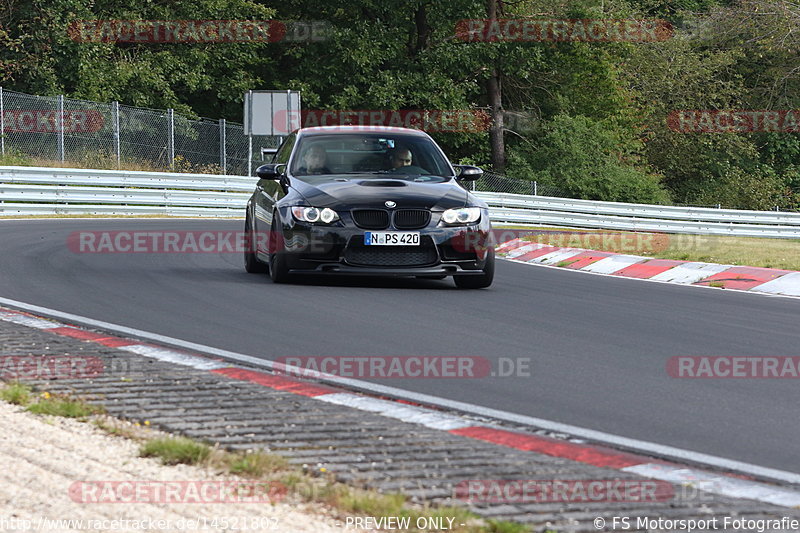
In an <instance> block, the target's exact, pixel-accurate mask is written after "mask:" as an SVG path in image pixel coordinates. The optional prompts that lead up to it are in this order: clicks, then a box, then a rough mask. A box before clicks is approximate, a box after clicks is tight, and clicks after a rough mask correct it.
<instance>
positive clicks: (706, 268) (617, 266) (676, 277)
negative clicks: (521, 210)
mask: <svg viewBox="0 0 800 533" xmlns="http://www.w3.org/2000/svg"><path fill="white" fill-rule="evenodd" d="M535 244H537V243H528V242H526V241H522V240H520V239H514V240H512V241H508V242H505V243H502V244H499V245H498V246H497V249H498V250H502V252H501V253H502V254H504V255H505V257H503V259H506V260H509V261H514V262H516V263H526V264H538V265H542V266H556V267H558V266H557V265H558V262H560V261H564V260H566V259H568V258H570V257H573V256H575V255H577V253H573V252H574V251H575V250H577V249H576V248H565V247H556V248H554V250H553V251H551V252H549V253H548V254H547V255H543V256H540V257H536V258H534V259H531V260H529V261H522V260H520V259H517V257H520V256H523V255H525V253H527V252H529V251H532V250H535V249H537V248H539V247H541V246H538V247H537V246H532V245H535ZM580 251H581V252H584V251H585V252H596V253H598V254H599V253H602V252H599V251H597V250H580ZM605 253H608V252H605ZM651 260H657V259H656V258H653V257H644V256H636V255H628V254H611V255H608V256H607V257H603V258H601V259H599V260H597V261H594V262H592V263H589V264H587V265H584V266H583V267H581V268H572V269H569V270H573V271H576V272H591V273H594V274H606V275H614V274H615V273H616V272H619V271H620V270H622V269H624V268H625V267H628V266H631V265H633V264H637V263H646V262H647V261H651ZM559 268H560V267H559ZM732 268H736V266H735V265H722V264H717V263H703V262H699V261H695V262H685V263H683V264H679V265H676V266H674V267H672V268H669V269H667V270H665V271H663V272H660V273H657V274H654V275H652V276H650V277H637V278H628V279H639V280H647V281H660V282H664V283H674V284H680V285H692V286H695V285H697V284H699V283H704V282H705V280H706V278H709V277H711V276H713V275H715V274H720V273H723V272H726V271H728V270H730V269H732ZM754 268H755V267H754ZM764 270H765V271H767V270H772V271H774V272H775V273H776V275H775V277H774V279H771V280H769V281H765V282H763V283H760V284H758V285H755V286H753V287H750V288H747V289H741V288H736V287H712V288H725V289H727V290H734V291H741V292H752V293H759V294H763V295H767V294H768V295H772V296H800V272H795V271H783V270H779V269H767V268H765V269H764Z"/></svg>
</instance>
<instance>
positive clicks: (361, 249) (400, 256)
mask: <svg viewBox="0 0 800 533" xmlns="http://www.w3.org/2000/svg"><path fill="white" fill-rule="evenodd" d="M344 260H345V261H346V262H347V263H349V264H351V265H358V266H375V267H393V266H397V267H405V266H429V265H433V264H436V262H437V261H438V260H439V255H438V254H437V253H436V245H435V244H433V240H432V239H431V238H430V237H429V236H427V235H423V236H422V238H421V239H420V245H419V246H365V245H364V240H363V237H354V238H353V239H352V240H351V241H350V244H349V245H348V246H347V248H346V249H345V253H344Z"/></svg>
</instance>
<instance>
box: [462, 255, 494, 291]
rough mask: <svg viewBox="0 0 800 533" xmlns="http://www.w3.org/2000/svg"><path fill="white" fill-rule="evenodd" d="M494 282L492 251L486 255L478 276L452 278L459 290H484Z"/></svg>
mask: <svg viewBox="0 0 800 533" xmlns="http://www.w3.org/2000/svg"><path fill="white" fill-rule="evenodd" d="M493 280H494V249H492V248H490V249H489V251H488V252H487V253H486V264H485V265H484V267H483V272H482V273H481V274H480V275H473V276H453V281H455V283H456V287H458V288H459V289H485V288H486V287H488V286H489V285H491V284H492V281H493Z"/></svg>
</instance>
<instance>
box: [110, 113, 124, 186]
mask: <svg viewBox="0 0 800 533" xmlns="http://www.w3.org/2000/svg"><path fill="white" fill-rule="evenodd" d="M111 117H112V119H113V121H114V151H115V152H116V154H117V170H119V169H120V167H121V166H122V154H121V153H120V143H119V133H120V132H119V102H116V101H115V102H111Z"/></svg>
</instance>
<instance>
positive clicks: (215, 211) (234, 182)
mask: <svg viewBox="0 0 800 533" xmlns="http://www.w3.org/2000/svg"><path fill="white" fill-rule="evenodd" d="M255 183H256V179H255V178H250V177H247V176H226V175H220V174H180V173H167V172H133V171H119V170H87V169H71V168H47V167H0V215H48V214H76V215H78V214H92V215H103V214H107V215H167V216H192V217H195V216H206V217H241V216H243V212H244V206H245V204H246V203H247V199H248V198H249V197H250V194H251V193H252V191H253V189H254V187H255Z"/></svg>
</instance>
